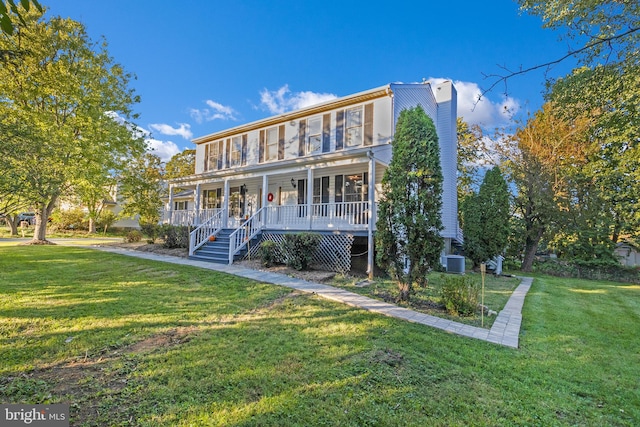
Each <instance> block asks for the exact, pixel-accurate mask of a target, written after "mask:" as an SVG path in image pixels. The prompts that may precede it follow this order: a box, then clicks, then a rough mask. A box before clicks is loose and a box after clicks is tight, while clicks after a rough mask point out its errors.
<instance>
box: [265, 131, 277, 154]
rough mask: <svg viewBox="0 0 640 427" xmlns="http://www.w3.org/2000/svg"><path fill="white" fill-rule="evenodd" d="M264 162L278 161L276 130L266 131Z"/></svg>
mask: <svg viewBox="0 0 640 427" xmlns="http://www.w3.org/2000/svg"><path fill="white" fill-rule="evenodd" d="M265 145H266V152H265V161H270V160H277V159H278V128H277V127H272V128H270V129H267V135H266V144H265Z"/></svg>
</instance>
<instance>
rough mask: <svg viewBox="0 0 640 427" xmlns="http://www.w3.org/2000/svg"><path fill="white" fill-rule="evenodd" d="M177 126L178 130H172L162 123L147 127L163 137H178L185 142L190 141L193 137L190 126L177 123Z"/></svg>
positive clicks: (172, 128)
mask: <svg viewBox="0 0 640 427" xmlns="http://www.w3.org/2000/svg"><path fill="white" fill-rule="evenodd" d="M179 125H180V127H179V128H174V127H172V126H170V125H167V124H164V123H155V124H151V125H149V127H150V128H151V129H153V130H155V131H157V132H159V133H161V134H163V135H178V136H181V137H183V138H184V139H186V140H189V139H191V138H192V137H193V133H192V132H191V125H190V124H187V123H179Z"/></svg>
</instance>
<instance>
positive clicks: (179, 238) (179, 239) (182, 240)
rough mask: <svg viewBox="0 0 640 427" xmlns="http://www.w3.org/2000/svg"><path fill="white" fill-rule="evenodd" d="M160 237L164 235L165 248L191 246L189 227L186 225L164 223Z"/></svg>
mask: <svg viewBox="0 0 640 427" xmlns="http://www.w3.org/2000/svg"><path fill="white" fill-rule="evenodd" d="M160 237H162V240H163V244H162V246H164V247H165V248H169V249H175V248H188V247H189V227H187V226H185V225H170V224H164V225H162V226H161V227H160Z"/></svg>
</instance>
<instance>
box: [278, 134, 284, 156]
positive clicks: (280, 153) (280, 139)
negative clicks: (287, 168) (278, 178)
mask: <svg viewBox="0 0 640 427" xmlns="http://www.w3.org/2000/svg"><path fill="white" fill-rule="evenodd" d="M282 159H284V125H280V126H279V127H278V160H282Z"/></svg>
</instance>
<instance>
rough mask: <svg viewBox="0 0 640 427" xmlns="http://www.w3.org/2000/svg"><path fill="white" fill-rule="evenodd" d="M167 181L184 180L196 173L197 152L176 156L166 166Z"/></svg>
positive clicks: (185, 151) (182, 153) (189, 151)
mask: <svg viewBox="0 0 640 427" xmlns="http://www.w3.org/2000/svg"><path fill="white" fill-rule="evenodd" d="M165 171H166V173H165V179H174V178H182V177H185V176H189V175H193V174H194V173H196V150H189V149H187V150H184V151H183V152H181V153H178V154H176V155H174V156H173V157H172V158H171V159H170V160H169V161H168V162H167V164H166V166H165Z"/></svg>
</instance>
